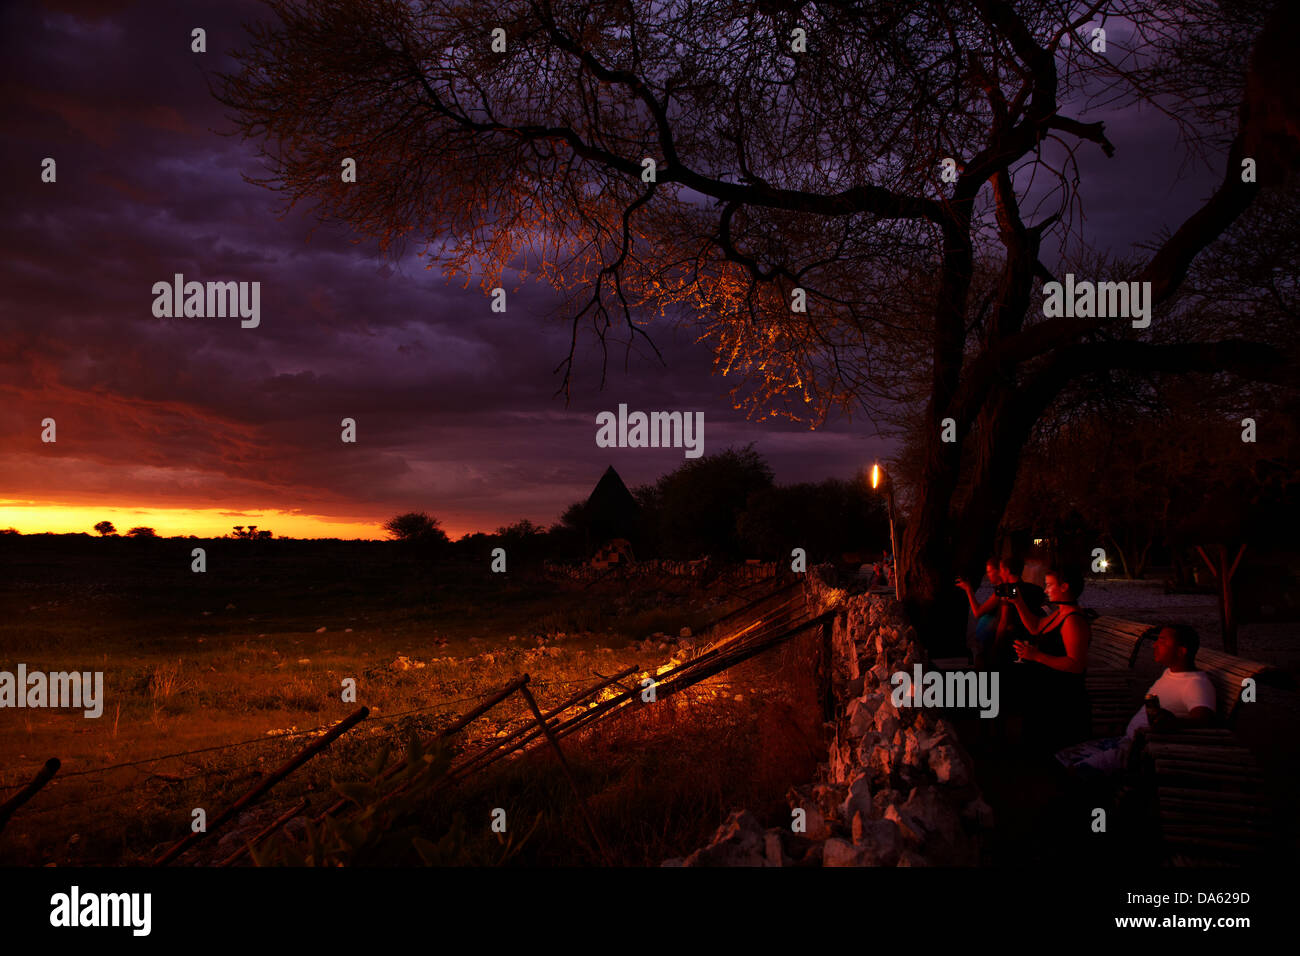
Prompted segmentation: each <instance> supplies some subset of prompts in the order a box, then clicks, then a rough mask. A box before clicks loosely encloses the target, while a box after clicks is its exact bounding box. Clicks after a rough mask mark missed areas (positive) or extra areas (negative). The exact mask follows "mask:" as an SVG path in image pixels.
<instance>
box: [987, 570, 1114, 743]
mask: <svg viewBox="0 0 1300 956" xmlns="http://www.w3.org/2000/svg"><path fill="white" fill-rule="evenodd" d="M1046 581H1047V600H1048V602H1049V603H1051V604H1054V605H1055V608H1054V609H1053V610H1052V612H1051V613H1050V614H1048V615H1046V616H1044V617H1040V616H1039V615H1037V614H1036V613H1034V611H1032V610H1031V609H1030V607H1029V605H1028V603H1027V600H1026V594H1025V592H1024V590H1022V589H1021V588H1020V587H1016V592H1015V595H1014V596H1010V597H1004V598H1002V600H1003V601H1006V602H1008V603H1010V605H1011V606H1012V607H1014V608H1015V609H1016V612H1017V613H1018V614H1019V615H1020V622H1021V624H1023V625H1024V628H1025V630H1026V631H1027V632H1028V634H1029V637H1028V639H1027V640H1021V641H1016V642H1015V645H1014V646H1015V651H1016V654H1017V655H1018V656H1019V658H1020V660H1021V661H1023V662H1024V663H1023V665H1022V666H1023V667H1024V670H1023V671H1021V672H1020V673H1018V674H1017V680H1016V684H1017V685H1018V691H1017V693H1018V696H1019V697H1020V704H1021V710H1022V712H1023V717H1024V733H1023V736H1022V740H1023V742H1024V744H1025V745H1026V747H1027V748H1028V749H1029V750H1031V751H1034V752H1039V753H1049V754H1050V753H1055V752H1056V751H1057V750H1060V749H1061V747H1063V746H1065V745H1066V744H1069V743H1073V742H1074V741H1078V740H1083V739H1085V738H1086V737H1087V736H1088V728H1089V726H1090V715H1089V705H1088V691H1087V688H1086V687H1085V686H1084V680H1083V678H1084V673H1085V672H1086V671H1087V669H1088V645H1089V643H1090V642H1091V640H1092V625H1091V624H1090V623H1089V621H1088V616H1087V615H1086V614H1085V613H1084V612H1083V611H1082V610H1081V609H1080V608H1079V594H1080V592H1082V591H1083V574H1082V573H1081V572H1079V571H1077V570H1070V571H1065V570H1061V569H1053V570H1051V571H1048V572H1047V576H1046Z"/></svg>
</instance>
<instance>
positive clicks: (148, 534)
mask: <svg viewBox="0 0 1300 956" xmlns="http://www.w3.org/2000/svg"><path fill="white" fill-rule="evenodd" d="M126 536H127V537H128V538H156V537H158V532H156V531H154V529H153V528H149V527H146V526H144V525H137V526H136V527H134V528H132V529H131V530H130V531H128V532H127V533H126Z"/></svg>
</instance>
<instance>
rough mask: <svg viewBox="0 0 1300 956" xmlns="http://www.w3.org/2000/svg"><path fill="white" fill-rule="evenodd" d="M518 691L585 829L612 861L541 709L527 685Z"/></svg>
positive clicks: (602, 852) (612, 859) (606, 860)
mask: <svg viewBox="0 0 1300 956" xmlns="http://www.w3.org/2000/svg"><path fill="white" fill-rule="evenodd" d="M519 693H521V694H523V695H524V700H526V701H528V707H529V708H530V709H531V710H532V712H533V716H534V717H536V718H537V723H538V724H539V725H540V726H541V728H542V732H543V733H544V734H546V739H547V740H549V741H550V742H551V747H552V748H553V749H554V750H555V757H556V759H557V760H559V761H560V768H561V769H562V770H563V771H564V775H565V776H566V777H568V778H569V786H571V787H573V795H574V796H575V797H577V799H578V809H579V810H581V811H582V817H583V819H584V820H586V821H587V829H588V830H590V831H591V835H592V837H593V838H594V839H595V841H596V846H598V847H599V848H600V852H601V855H602V856H604V857H605V862H606V863H607V864H612V863H613V862H614V856H613V854H612V853H610V852H609V847H608V846H606V845H605V841H604V840H603V839H601V836H600V831H599V830H597V829H596V821H595V820H593V819H592V816H591V810H590V809H589V808H588V806H587V801H586V800H585V799H584V798H583V796H582V791H581V790H580V789H579V788H578V781H577V779H576V778H575V777H574V776H573V771H572V770H570V769H569V762H568V761H567V760H565V759H564V751H563V750H561V749H560V742H559V741H558V740H557V739H556V738H555V733H554V731H552V730H551V727H550V725H549V724H547V723H546V718H545V717H543V716H542V710H541V708H540V707H538V706H537V701H536V700H535V699H534V698H533V695H532V694H531V693H530V692H529V690H528V688H527V687H520V688H519Z"/></svg>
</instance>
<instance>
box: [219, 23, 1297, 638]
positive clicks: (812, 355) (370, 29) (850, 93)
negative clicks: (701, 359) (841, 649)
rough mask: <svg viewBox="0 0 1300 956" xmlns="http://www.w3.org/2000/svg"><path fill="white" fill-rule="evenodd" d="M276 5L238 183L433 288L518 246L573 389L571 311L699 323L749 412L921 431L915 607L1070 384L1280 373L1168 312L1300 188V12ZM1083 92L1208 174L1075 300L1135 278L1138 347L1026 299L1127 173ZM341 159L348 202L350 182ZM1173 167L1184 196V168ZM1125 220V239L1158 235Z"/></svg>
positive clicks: (986, 516)
mask: <svg viewBox="0 0 1300 956" xmlns="http://www.w3.org/2000/svg"><path fill="white" fill-rule="evenodd" d="M270 6H271V8H272V10H274V12H275V14H276V15H277V16H278V20H279V22H278V23H275V24H271V25H256V26H253V27H252V28H251V29H252V40H251V48H250V49H249V50H248V51H247V52H245V53H243V54H240V55H239V60H240V61H241V63H242V65H243V70H242V72H240V73H239V74H238V75H235V76H224V77H222V78H221V79H220V81H219V89H218V98H219V99H220V101H221V102H223V103H224V104H226V105H227V106H229V107H231V108H232V109H233V110H234V111H235V115H234V117H233V118H234V120H235V122H236V123H237V125H238V127H239V128H240V129H241V130H242V131H243V132H244V133H245V134H246V135H248V136H254V137H258V136H266V137H267V138H268V140H269V142H268V143H267V144H266V145H265V147H264V148H263V149H262V152H261V158H262V159H263V160H265V162H266V164H267V166H268V167H269V168H270V170H271V174H270V175H269V176H268V177H266V178H263V179H260V180H256V181H258V182H261V183H263V184H265V185H268V186H270V187H272V188H275V189H277V190H279V191H280V192H281V193H282V194H283V195H284V196H285V197H286V199H288V200H289V201H290V203H294V202H297V201H298V200H302V199H310V200H315V201H317V202H318V203H319V207H320V208H319V210H318V212H319V214H320V216H321V217H322V218H324V219H329V218H337V219H341V220H343V221H345V222H347V223H349V224H350V225H351V226H352V227H354V228H355V229H356V230H358V231H359V232H361V233H363V234H364V235H368V236H372V237H375V238H376V239H377V240H378V242H379V244H380V247H381V249H382V250H383V251H384V252H390V253H399V252H400V250H401V248H402V245H403V243H404V241H405V239H406V238H407V237H410V236H413V235H414V236H417V237H420V238H425V239H428V240H429V241H430V243H431V244H432V248H431V249H430V250H429V251H430V253H431V254H433V255H436V256H439V257H440V258H441V260H442V261H443V263H444V265H445V268H446V270H447V271H448V272H449V273H453V274H454V273H457V272H459V273H469V272H470V271H471V270H473V269H475V268H479V267H481V268H482V269H483V271H484V273H485V274H484V276H483V284H484V288H485V290H486V289H490V288H492V287H493V286H497V285H501V284H503V283H502V280H501V278H500V276H501V274H502V273H503V272H504V271H505V270H506V269H507V268H519V267H520V266H519V261H518V260H519V258H520V257H522V258H523V259H524V260H525V265H526V264H527V262H526V260H527V256H528V254H529V253H536V254H537V255H538V258H539V260H540V263H539V265H538V266H537V267H536V268H535V269H534V271H535V272H536V273H538V274H539V275H541V276H542V277H544V278H545V279H546V280H548V281H550V282H551V283H553V284H554V285H555V286H556V287H557V288H559V289H561V290H562V291H564V292H565V293H567V295H566V297H565V298H564V301H563V302H562V304H561V308H562V309H563V310H564V314H565V315H566V317H568V318H569V319H571V321H572V324H573V330H574V335H573V337H572V338H571V342H572V343H573V345H572V346H571V348H570V351H569V355H568V358H567V359H566V361H565V362H564V363H563V365H562V367H563V370H564V380H563V388H564V389H565V390H566V393H567V390H568V388H569V384H570V380H571V374H572V371H573V363H574V356H575V355H576V354H577V348H578V346H577V341H578V337H577V331H578V329H579V327H580V325H581V323H582V322H583V320H584V319H585V318H590V319H591V320H592V322H591V324H592V327H593V328H594V330H595V334H596V335H597V336H598V337H599V339H600V341H601V342H602V344H604V343H605V340H606V336H607V335H608V334H609V330H610V329H613V328H616V327H618V326H616V321H617V320H619V319H621V320H622V321H621V322H618V325H619V326H621V327H622V328H624V329H626V332H627V335H628V336H629V338H632V339H634V338H636V337H637V336H645V335H646V334H647V333H646V331H645V329H644V328H643V326H642V325H641V324H640V323H638V322H635V321H633V315H632V311H633V310H634V309H635V310H638V311H639V312H640V313H641V314H643V315H645V316H654V315H667V314H671V315H673V316H675V317H676V318H677V320H678V321H682V322H686V321H694V322H697V323H698V332H699V334H700V335H701V337H702V338H703V339H704V340H705V341H707V342H709V343H710V344H711V345H712V346H713V347H714V349H715V350H716V355H717V365H718V368H719V369H721V370H722V371H723V372H724V374H732V375H735V376H737V377H738V378H739V380H740V381H739V384H738V385H737V388H736V395H737V398H738V400H739V402H740V403H741V404H742V405H743V406H745V407H747V408H749V409H750V410H751V411H753V412H755V413H759V414H762V413H766V412H773V413H777V414H783V415H789V416H791V417H794V418H799V419H802V420H809V421H813V422H818V421H824V420H825V418H826V416H827V415H828V414H829V413H830V411H831V410H833V409H836V408H841V409H844V410H846V411H847V410H850V409H859V410H866V411H867V412H868V413H869V414H871V415H872V416H873V421H878V422H881V423H883V424H884V425H886V426H887V427H888V429H890V430H891V431H892V433H893V434H904V433H906V434H910V435H911V437H912V439H913V446H914V448H915V456H916V461H917V469H916V475H917V477H916V480H915V482H914V484H913V489H912V494H911V508H910V513H909V515H908V521H907V523H906V529H905V532H904V538H903V541H902V542H901V544H900V552H901V554H900V567H901V570H902V571H903V578H904V590H905V593H906V595H907V596H908V599H909V600H910V601H911V602H912V603H913V610H915V611H918V612H924V611H927V610H928V609H929V608H930V607H931V606H932V605H934V604H935V603H936V602H942V601H946V603H947V605H948V609H949V610H951V611H952V612H953V613H955V614H956V615H958V616H960V615H961V614H962V613H964V612H963V611H962V609H961V606H960V604H959V603H958V601H959V599H958V597H957V596H956V594H955V592H954V590H953V588H952V586H951V581H952V576H953V572H954V571H955V570H959V571H962V572H963V573H966V574H974V573H975V572H976V571H977V570H978V565H979V563H980V562H981V560H982V558H983V556H984V555H985V554H986V553H987V551H988V549H989V546H990V545H991V543H992V540H993V537H994V534H995V532H996V530H997V527H998V524H999V522H1000V520H1001V518H1002V515H1003V512H1004V510H1005V508H1006V505H1007V502H1008V500H1009V498H1010V496H1011V493H1012V489H1013V485H1014V482H1015V478H1016V472H1017V462H1018V458H1019V455H1020V452H1021V449H1022V448H1023V446H1024V445H1025V443H1026V442H1027V441H1028V440H1029V439H1030V436H1031V434H1032V432H1033V429H1034V425H1035V423H1036V422H1037V421H1038V419H1039V418H1040V416H1042V415H1043V414H1044V413H1045V412H1046V411H1047V410H1048V409H1050V408H1051V407H1052V406H1053V405H1054V404H1055V403H1057V402H1058V401H1059V400H1060V397H1061V395H1062V392H1063V391H1064V390H1066V389H1067V388H1068V387H1069V386H1070V384H1071V383H1073V382H1076V381H1079V380H1081V379H1085V378H1089V377H1096V376H1103V377H1104V375H1105V373H1107V372H1109V371H1111V370H1117V369H1142V370H1169V371H1189V370H1196V369H1201V370H1219V369H1230V368H1231V369H1236V370H1239V371H1244V372H1248V373H1250V374H1252V375H1258V376H1273V377H1274V378H1276V379H1279V380H1280V379H1282V378H1284V377H1285V376H1286V375H1287V374H1293V373H1291V372H1289V371H1287V364H1288V356H1287V355H1285V354H1283V353H1281V352H1279V351H1278V350H1276V349H1274V348H1271V347H1269V346H1268V345H1267V344H1266V342H1267V341H1268V340H1267V338H1261V337H1260V331H1259V327H1258V326H1252V325H1250V323H1249V322H1238V321H1237V320H1236V318H1235V315H1234V310H1231V309H1230V310H1222V309H1221V310H1219V311H1220V313H1221V314H1220V315H1219V316H1218V318H1217V319H1216V320H1214V321H1208V322H1207V321H1199V322H1193V321H1183V320H1184V319H1186V318H1188V317H1189V316H1193V315H1194V313H1195V308H1194V306H1195V301H1194V297H1191V296H1188V295H1180V292H1181V291H1183V290H1182V287H1183V285H1184V282H1185V280H1186V278H1187V276H1188V274H1189V270H1190V268H1191V267H1192V265H1193V264H1194V262H1195V260H1196V259H1197V257H1198V255H1199V254H1200V253H1201V252H1202V250H1204V249H1205V248H1206V247H1208V246H1210V245H1211V244H1212V243H1214V242H1215V241H1216V240H1217V239H1219V237H1221V236H1223V235H1224V234H1225V233H1226V232H1228V231H1229V230H1230V228H1231V227H1232V226H1233V225H1234V223H1235V222H1236V220H1238V219H1239V218H1240V217H1241V216H1242V214H1243V213H1244V212H1245V211H1246V210H1248V209H1250V208H1251V206H1252V204H1253V203H1255V201H1256V198H1257V197H1258V196H1259V195H1261V194H1262V193H1265V192H1269V193H1270V194H1272V193H1276V192H1277V191H1278V190H1280V189H1282V188H1284V181H1285V178H1286V176H1287V174H1288V173H1289V172H1291V171H1292V170H1294V169H1295V168H1296V167H1297V165H1300V136H1297V135H1296V134H1295V132H1294V130H1295V129H1296V128H1297V125H1298V124H1300V95H1298V94H1297V92H1296V90H1297V84H1295V83H1294V54H1293V52H1292V50H1291V38H1293V37H1294V36H1295V35H1297V34H1300V5H1298V4H1294V3H1289V2H1275V0H1231V2H1229V0H1187V2H1185V3H1182V4H1179V5H1177V7H1175V8H1171V7H1168V6H1166V5H1158V4H1150V3H1147V2H1145V0H1113V2H1110V3H1107V4H1104V11H1102V7H1101V6H1099V5H1096V4H1093V5H1083V4H1079V3H1076V2H1067V0H1016V2H1011V0H972V2H970V3H963V4H958V5H957V6H956V7H955V6H954V4H953V3H952V2H951V0H917V2H913V3H907V4H895V3H879V4H875V3H856V2H848V0H816V2H814V0H809V2H806V3H802V4H799V3H793V2H790V3H787V2H764V3H761V4H760V3H753V4H746V3H735V2H732V0H666V2H663V3H642V4H637V3H622V2H611V3H577V2H560V0H528V2H521V3H517V4H514V3H512V4H507V5H506V6H505V7H503V6H502V5H501V3H500V2H498V0H490V2H489V0H456V2H451V0H444V2H430V3H422V4H406V3H398V2H393V0H319V2H315V3H311V4H306V5H302V4H297V3H290V2H288V0H270ZM1103 13H1104V21H1103V20H1102V16H1103ZM1100 22H1105V23H1107V24H1108V25H1110V24H1123V29H1122V30H1119V29H1112V31H1111V33H1112V35H1111V37H1110V44H1111V45H1112V47H1113V49H1112V50H1111V51H1110V52H1101V51H1099V50H1097V49H1095V48H1094V47H1093V42H1092V39H1091V37H1092V32H1091V31H1092V29H1093V27H1094V26H1095V25H1097V24H1098V23H1100ZM496 24H500V25H501V26H502V27H503V28H504V30H505V32H506V35H507V46H506V49H505V52H494V51H493V49H492V47H491V44H490V37H489V33H488V30H489V27H490V26H491V25H496ZM796 25H797V26H799V27H800V28H802V29H804V30H805V31H806V35H807V50H806V52H799V51H797V50H794V49H792V44H791V31H792V29H793V27H795V26H796ZM723 38H725V40H724V39H723ZM1099 98H1100V99H1101V100H1102V101H1104V103H1105V105H1106V106H1107V107H1108V108H1110V109H1115V108H1117V107H1120V106H1125V105H1131V104H1134V103H1158V106H1159V108H1160V110H1161V111H1162V112H1163V113H1164V114H1165V115H1168V116H1171V117H1173V118H1174V119H1175V120H1176V121H1177V122H1178V123H1179V124H1180V127H1181V131H1182V132H1183V133H1184V134H1185V136H1184V139H1185V141H1186V142H1188V143H1190V144H1191V145H1192V147H1193V148H1194V149H1196V150H1198V151H1199V153H1200V155H1201V156H1202V157H1203V158H1205V159H1207V160H1209V161H1210V162H1212V163H1213V164H1214V166H1215V168H1216V169H1218V170H1221V171H1222V181H1221V182H1220V184H1219V185H1218V187H1217V188H1216V189H1215V190H1214V192H1213V194H1212V195H1211V196H1210V197H1209V198H1208V199H1207V200H1206V201H1205V203H1204V205H1203V206H1202V207H1201V208H1200V209H1198V210H1197V211H1196V212H1195V213H1194V214H1193V215H1191V216H1190V217H1189V218H1188V219H1187V220H1186V221H1185V222H1184V223H1183V224H1182V225H1181V226H1180V227H1179V228H1178V229H1176V230H1175V231H1174V232H1173V233H1172V234H1171V235H1168V236H1164V237H1161V239H1160V240H1159V242H1158V244H1157V246H1156V247H1155V248H1154V250H1153V251H1152V253H1151V255H1150V256H1149V257H1147V258H1145V259H1144V261H1140V262H1135V263H1133V264H1132V267H1131V268H1122V267H1121V266H1119V265H1116V264H1111V265H1110V266H1109V267H1108V268H1107V269H1106V270H1105V271H1104V272H1102V273H1099V274H1096V275H1089V276H1088V277H1087V278H1088V279H1095V280H1099V281H1109V280H1123V279H1131V280H1135V281H1142V282H1150V283H1151V284H1152V297H1153V300H1154V305H1155V306H1156V307H1158V308H1159V311H1158V312H1157V313H1156V314H1155V315H1154V317H1153V320H1152V327H1151V328H1150V329H1149V330H1147V331H1146V332H1141V331H1138V330H1136V329H1133V328H1132V327H1131V325H1130V322H1129V320H1128V318H1127V317H1121V318H1118V319H1117V318H1115V317H1106V318H1069V317H1056V318H1047V317H1044V315H1043V310H1042V308H1041V291H1040V289H1039V287H1038V283H1040V282H1042V281H1046V280H1048V279H1055V278H1063V274H1064V273H1065V272H1066V271H1067V270H1070V261H1071V260H1070V259H1068V258H1065V257H1061V258H1058V259H1056V260H1053V259H1052V255H1055V250H1056V249H1057V248H1059V247H1064V248H1065V249H1066V251H1067V253H1071V254H1072V253H1074V252H1076V251H1077V250H1076V248H1075V247H1077V245H1078V244H1077V242H1075V241H1074V231H1073V230H1074V226H1075V222H1074V221H1073V219H1072V211H1073V210H1076V209H1078V208H1080V207H1081V206H1082V203H1083V200H1084V198H1085V197H1086V196H1087V197H1091V196H1094V195H1095V191H1099V192H1100V193H1102V194H1104V192H1105V190H1106V188H1107V183H1106V181H1105V179H1104V176H1093V175H1091V174H1090V175H1089V176H1088V177H1084V176H1083V175H1082V173H1081V171H1080V167H1079V166H1078V164H1076V163H1075V162H1074V153H1075V151H1076V150H1078V149H1081V148H1089V149H1100V150H1102V151H1104V152H1105V153H1106V154H1107V155H1111V154H1113V153H1114V152H1115V151H1116V145H1115V144H1113V143H1112V142H1111V141H1110V139H1109V138H1108V137H1107V134H1106V130H1105V127H1104V125H1103V123H1101V122H1096V121H1092V122H1085V121H1083V120H1081V119H1080V118H1079V117H1080V116H1082V115H1084V114H1086V113H1087V112H1088V110H1089V108H1090V106H1092V105H1094V103H1095V102H1096V101H1097V100H1098V99H1099ZM1120 146H1123V144H1122V143H1121V144H1120ZM343 156H354V157H355V158H356V160H357V162H358V168H359V175H358V182H357V183H347V182H343V181H341V177H340V176H339V172H338V171H339V163H340V158H341V157H343ZM646 159H650V160H653V161H654V163H655V167H654V175H653V176H651V175H649V172H650V170H649V167H648V165H647V164H646V163H645V160H646ZM1245 159H1254V160H1256V161H1257V164H1258V169H1257V175H1256V177H1255V178H1254V179H1247V178H1246V177H1245V176H1243V174H1242V172H1243V160H1245ZM1164 161H1165V162H1166V163H1167V169H1168V175H1169V179H1170V180H1171V181H1172V179H1173V178H1174V177H1175V176H1176V175H1177V173H1178V170H1179V167H1180V165H1181V163H1182V161H1183V157H1179V156H1170V157H1168V158H1167V159H1166V160H1164ZM945 173H946V174H947V175H945ZM1117 212H1119V213H1120V214H1124V213H1128V214H1129V215H1130V216H1131V217H1132V218H1131V226H1132V232H1133V238H1134V239H1135V240H1137V239H1140V238H1142V237H1143V234H1144V233H1145V231H1146V230H1147V229H1148V228H1149V222H1150V215H1149V212H1148V210H1147V209H1145V208H1141V207H1134V208H1133V209H1132V210H1126V211H1117ZM1292 228H1294V224H1293V225H1292ZM1071 271H1076V270H1071ZM800 300H802V301H803V303H804V305H805V310H804V311H798V310H797V308H794V307H793V306H795V305H796V303H798V302H799V301H800ZM669 310H671V313H670V311H669ZM1224 313H1227V314H1224ZM949 421H951V424H952V428H953V429H955V434H954V436H953V437H954V438H955V440H952V441H949V440H946V439H945V436H946V435H948V433H949V431H950V429H949V428H948V427H947V423H948V422H949ZM675 511H676V509H675V508H669V512H670V513H675ZM701 517H702V518H705V519H707V520H709V521H710V522H714V521H721V519H720V518H717V517H715V516H710V515H704V514H702V515H701ZM674 533H680V534H682V535H684V536H689V535H690V533H691V531H690V529H688V528H676V529H674ZM732 543H733V544H734V540H733V542H732ZM673 546H695V543H694V542H690V541H688V540H687V539H686V538H683V539H682V540H680V541H677V542H674V543H673ZM939 623H942V624H943V625H944V626H943V627H942V628H939V629H938V630H936V631H934V633H939V632H941V631H942V632H946V631H947V630H950V629H951V627H950V624H949V622H946V621H945V622H936V624H939Z"/></svg>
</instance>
